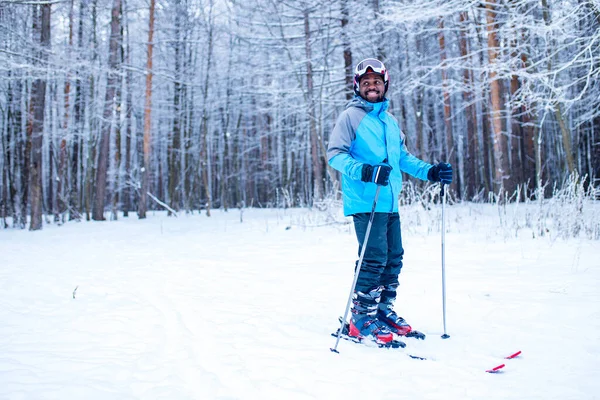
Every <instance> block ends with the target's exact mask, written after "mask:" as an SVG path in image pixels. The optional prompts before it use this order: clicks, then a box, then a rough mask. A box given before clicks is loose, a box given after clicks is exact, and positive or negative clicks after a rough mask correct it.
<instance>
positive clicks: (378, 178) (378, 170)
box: [360, 164, 392, 186]
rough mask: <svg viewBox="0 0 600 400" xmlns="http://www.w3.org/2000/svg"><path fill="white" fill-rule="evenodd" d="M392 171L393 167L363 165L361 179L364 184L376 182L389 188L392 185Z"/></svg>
mask: <svg viewBox="0 0 600 400" xmlns="http://www.w3.org/2000/svg"><path fill="white" fill-rule="evenodd" d="M391 171H392V167H390V166H389V165H388V164H377V165H369V164H363V167H362V177H361V178H360V179H361V180H362V181H363V182H374V183H376V184H378V185H383V186H387V185H388V183H390V172H391Z"/></svg>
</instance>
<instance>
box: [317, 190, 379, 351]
mask: <svg viewBox="0 0 600 400" xmlns="http://www.w3.org/2000/svg"><path fill="white" fill-rule="evenodd" d="M380 189H381V186H380V185H377V191H376V192H375V199H374V200H373V208H372V210H371V216H370V217H369V224H368V225H367V231H366V232H365V239H364V240H363V243H362V248H361V250H360V257H359V258H358V265H357V266H356V271H355V272H354V280H353V281H352V287H351V288H350V295H349V296H348V301H347V302H346V310H345V311H344V317H343V318H342V321H341V324H340V329H339V330H338V334H337V338H336V339H335V345H334V346H333V347H332V348H330V349H329V350H331V351H333V352H334V353H339V351H337V347H338V344H339V343H340V336H341V334H342V330H343V329H344V323H345V322H346V318H347V317H348V311H349V310H350V304H351V303H352V296H353V295H354V288H355V287H356V281H357V280H358V274H359V273H360V268H361V267H362V263H363V258H365V251H366V249H367V244H368V243H369V234H370V233H371V226H372V225H373V219H374V218H375V207H377V199H378V198H379V190H380Z"/></svg>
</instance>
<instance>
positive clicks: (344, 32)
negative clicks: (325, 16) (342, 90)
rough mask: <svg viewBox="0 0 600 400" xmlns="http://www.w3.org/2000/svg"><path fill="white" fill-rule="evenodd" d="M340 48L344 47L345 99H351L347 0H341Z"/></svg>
mask: <svg viewBox="0 0 600 400" xmlns="http://www.w3.org/2000/svg"><path fill="white" fill-rule="evenodd" d="M341 6H342V21H341V22H342V35H341V36H342V48H343V49H344V82H345V83H346V100H348V101H350V100H352V97H354V71H353V69H354V68H353V65H352V48H351V45H350V39H349V37H348V27H347V25H348V21H349V19H350V11H349V10H348V0H342V2H341Z"/></svg>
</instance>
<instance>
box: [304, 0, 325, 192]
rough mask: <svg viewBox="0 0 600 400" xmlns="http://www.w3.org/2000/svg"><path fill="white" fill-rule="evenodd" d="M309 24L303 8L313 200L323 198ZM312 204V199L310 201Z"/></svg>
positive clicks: (307, 13) (306, 12) (306, 11)
mask: <svg viewBox="0 0 600 400" xmlns="http://www.w3.org/2000/svg"><path fill="white" fill-rule="evenodd" d="M310 40H311V37H310V24H309V12H308V9H305V10H304V50H305V54H306V85H307V88H306V95H307V96H306V99H307V103H308V104H307V105H308V118H309V121H308V122H309V129H310V155H311V160H312V170H313V177H312V178H313V199H312V200H313V201H314V200H321V199H322V198H323V178H324V177H323V167H322V165H321V157H320V156H319V141H320V140H321V138H320V137H319V134H318V132H317V116H316V112H315V99H314V82H313V69H312V48H311V44H310ZM311 204H312V201H311Z"/></svg>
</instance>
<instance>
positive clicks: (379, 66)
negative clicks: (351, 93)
mask: <svg viewBox="0 0 600 400" xmlns="http://www.w3.org/2000/svg"><path fill="white" fill-rule="evenodd" d="M369 68H370V69H371V71H373V72H375V73H376V74H380V75H385V65H383V63H382V62H381V61H379V60H376V59H374V58H368V59H366V60H363V61H361V62H360V63H359V64H358V65H357V66H356V75H358V76H363V75H364V74H366V73H367V72H368V71H369Z"/></svg>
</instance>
